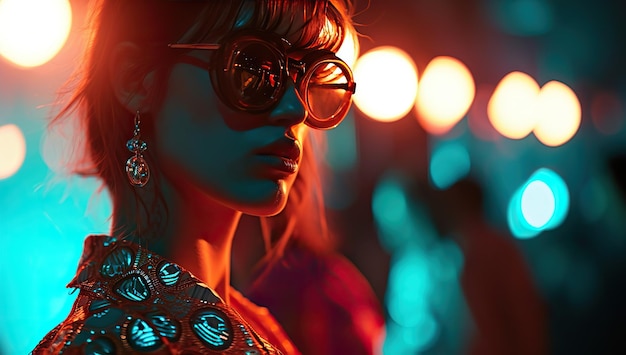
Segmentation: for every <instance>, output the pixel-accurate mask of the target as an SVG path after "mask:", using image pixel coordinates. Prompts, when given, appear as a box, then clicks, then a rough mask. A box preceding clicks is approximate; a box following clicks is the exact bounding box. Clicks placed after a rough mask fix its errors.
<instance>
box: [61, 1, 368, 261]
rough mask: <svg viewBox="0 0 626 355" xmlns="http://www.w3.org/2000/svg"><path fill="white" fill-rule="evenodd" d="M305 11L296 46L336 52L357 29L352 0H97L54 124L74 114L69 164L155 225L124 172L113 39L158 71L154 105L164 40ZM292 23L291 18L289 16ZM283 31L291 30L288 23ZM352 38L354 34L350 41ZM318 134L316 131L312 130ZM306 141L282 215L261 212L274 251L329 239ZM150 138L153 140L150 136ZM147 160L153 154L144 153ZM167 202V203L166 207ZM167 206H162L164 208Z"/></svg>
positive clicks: (167, 62) (160, 86)
mask: <svg viewBox="0 0 626 355" xmlns="http://www.w3.org/2000/svg"><path fill="white" fill-rule="evenodd" d="M248 7H249V8H250V10H252V11H250V16H249V17H246V18H245V19H243V20H245V21H243V22H242V23H238V22H237V21H242V19H241V16H240V15H241V11H242V9H243V8H246V9H248ZM296 11H304V15H305V18H306V23H305V26H304V28H303V29H302V31H301V32H300V33H301V35H300V38H299V39H298V40H297V41H295V43H293V45H294V46H295V47H297V48H320V49H322V48H323V49H329V50H332V51H337V50H338V49H339V47H340V45H341V43H342V41H343V38H344V37H345V35H346V33H352V34H354V33H356V32H355V31H354V30H353V28H352V22H351V15H352V11H353V8H352V3H351V0H326V1H310V0H309V1H307V0H301V1H295V0H263V1H261V0H256V1H254V0H239V1H235V0H213V1H197V0H96V1H94V6H93V8H92V13H91V17H90V21H89V24H90V29H89V34H90V37H89V41H88V44H87V49H86V53H85V57H84V61H83V63H82V66H81V67H80V68H79V69H78V70H77V72H76V73H75V75H74V77H73V79H72V80H70V83H69V84H68V86H67V87H66V88H67V89H68V90H67V91H66V93H65V95H68V96H69V101H68V102H67V103H66V104H65V105H64V106H63V107H62V108H61V110H60V112H59V114H58V115H56V116H55V117H54V118H53V120H52V122H51V125H55V124H58V123H60V122H61V121H63V120H65V119H67V118H69V117H74V115H72V113H74V112H76V113H77V115H76V116H75V117H76V121H75V122H74V123H76V124H77V125H78V128H79V130H80V132H81V133H83V134H84V137H83V139H84V146H82V147H78V145H79V144H81V142H80V141H79V139H78V138H77V139H76V140H77V141H76V147H75V152H80V153H79V154H81V155H80V156H75V157H74V158H75V159H74V160H73V161H72V167H71V170H72V172H74V173H78V174H80V175H84V176H96V177H98V178H100V179H102V182H103V184H104V186H105V187H106V188H107V189H108V192H109V193H110V195H111V197H112V199H113V204H114V206H116V204H117V203H119V202H120V201H119V198H120V197H121V196H128V195H130V194H132V195H134V196H135V201H136V202H137V204H136V206H135V209H136V213H138V214H139V213H145V214H146V215H147V216H148V225H149V226H150V228H153V229H156V230H158V228H160V227H159V226H160V225H159V223H162V222H163V220H161V219H160V218H161V217H162V216H156V217H155V216H153V214H152V213H151V211H155V210H156V206H154V205H153V206H147V205H146V204H145V203H144V201H143V200H142V199H141V197H140V196H139V194H138V193H137V192H136V190H135V189H134V188H133V187H131V186H130V184H129V183H128V179H127V177H126V173H125V171H124V162H125V161H126V159H127V158H128V157H129V156H130V155H129V154H130V153H129V152H128V150H127V149H126V144H125V143H126V141H127V140H128V139H129V138H130V135H131V133H132V131H133V127H132V120H131V119H129V117H128V116H129V113H128V111H127V110H126V109H125V108H124V107H123V106H122V105H121V104H120V103H119V102H118V100H117V98H116V96H115V94H114V91H113V88H112V87H111V83H110V80H109V75H108V63H107V60H106V59H107V55H108V54H110V53H111V52H112V50H113V48H115V46H116V45H117V44H118V43H121V42H123V41H131V42H134V43H135V44H136V45H137V46H138V47H139V48H140V49H141V50H142V56H141V58H138V59H137V62H136V63H135V65H136V68H134V69H135V70H133V71H132V72H133V73H134V75H145V74H146V73H148V72H149V71H154V73H155V80H154V81H155V90H153V91H152V92H151V93H150V96H149V97H148V100H149V103H150V106H151V107H157V108H158V103H159V102H161V101H162V97H163V95H164V92H165V87H166V85H167V78H168V76H169V70H170V68H171V66H172V63H173V60H174V58H175V55H176V54H175V53H174V52H175V51H171V50H169V49H168V48H167V43H174V42H178V41H180V42H186V43H192V42H202V41H207V40H218V39H219V38H220V37H221V36H224V35H225V34H227V33H228V32H229V31H231V30H232V29H233V28H235V27H238V28H261V29H265V30H269V31H275V30H277V28H278V26H279V24H281V23H284V20H285V18H284V16H289V14H292V16H293V14H294V13H295V12H296ZM291 20H292V21H291V23H293V22H294V21H293V18H292V19H291ZM287 31H288V30H287ZM355 43H356V41H355ZM151 121H152V120H151V119H150V117H144V118H143V120H142V122H144V123H142V136H143V137H144V139H145V140H148V141H149V139H150V137H151V133H152V131H153V128H152V127H151ZM311 135H313V136H319V134H318V133H317V132H311ZM312 138H317V139H307V140H306V141H305V147H304V156H303V162H302V164H301V170H300V172H299V174H298V177H297V178H296V181H295V183H294V186H293V189H292V191H291V193H290V196H289V200H288V202H287V206H286V207H285V209H284V210H283V212H281V213H280V214H279V215H277V216H274V217H265V218H261V222H262V227H263V232H264V233H263V234H264V237H265V239H266V245H267V246H268V248H269V247H270V246H274V248H272V249H271V253H268V257H272V258H273V257H274V256H276V255H279V254H280V253H282V250H283V248H284V247H285V245H286V244H287V241H288V239H289V237H290V236H291V235H293V234H296V235H298V236H299V238H300V239H301V240H303V241H305V242H306V241H307V240H308V241H310V242H312V243H313V244H315V243H316V242H319V241H322V240H326V239H325V238H328V235H327V228H326V218H325V214H324V207H323V200H322V191H321V180H320V175H319V171H318V166H317V161H318V159H317V158H316V156H315V154H316V150H317V151H319V150H320V148H319V147H314V146H313V145H314V144H315V142H317V143H320V142H321V143H322V145H323V139H322V138H321V137H312ZM149 144H150V143H149ZM146 159H147V160H148V163H150V160H151V159H152V157H151V155H150V151H149V150H148V151H147V152H146ZM150 184H152V185H153V188H154V191H155V194H156V197H157V198H155V199H154V201H155V204H157V203H163V199H162V197H160V194H159V182H158V181H157V179H153V180H151V183H150ZM164 207H165V208H167V206H164ZM166 211H167V210H166Z"/></svg>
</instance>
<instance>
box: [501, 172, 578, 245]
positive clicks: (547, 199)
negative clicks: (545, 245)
mask: <svg viewBox="0 0 626 355" xmlns="http://www.w3.org/2000/svg"><path fill="white" fill-rule="evenodd" d="M569 204H570V196H569V190H568V188H567V184H566V183H565V181H564V180H563V179H562V178H561V177H560V176H559V175H558V174H557V173H556V172H554V171H552V170H550V169H547V168H541V169H539V170H537V171H536V172H535V173H533V174H532V176H531V177H530V178H529V179H528V180H527V181H526V182H525V183H524V184H523V185H522V186H521V187H520V188H519V189H517V191H515V193H514V194H513V196H512V197H511V200H510V202H509V207H508V215H507V217H508V223H509V229H510V230H511V232H512V234H513V235H514V236H515V237H517V238H521V239H525V238H531V237H534V236H536V235H538V234H539V233H540V232H541V231H544V230H549V229H553V228H556V227H557V226H559V225H560V224H561V223H563V220H564V219H565V217H566V216H567V212H568V211H569Z"/></svg>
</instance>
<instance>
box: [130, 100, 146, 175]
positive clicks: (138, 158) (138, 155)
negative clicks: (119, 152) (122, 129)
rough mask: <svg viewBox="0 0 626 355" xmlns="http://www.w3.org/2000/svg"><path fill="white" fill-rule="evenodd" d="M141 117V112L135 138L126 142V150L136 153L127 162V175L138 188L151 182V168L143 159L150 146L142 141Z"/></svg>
mask: <svg viewBox="0 0 626 355" xmlns="http://www.w3.org/2000/svg"><path fill="white" fill-rule="evenodd" d="M140 124H141V116H140V115H139V110H138V111H137V113H136V114H135V130H134V132H133V138H131V139H129V140H128V142H126V148H128V150H130V151H131V152H132V153H134V155H133V156H131V157H130V158H128V160H127V161H126V174H127V175H128V179H129V180H130V183H131V185H133V186H136V187H144V186H145V185H146V184H147V183H148V180H150V167H148V163H147V162H146V160H145V159H144V158H143V154H142V153H143V152H144V151H146V149H148V144H147V143H146V142H144V141H142V140H141V129H140V128H139V125H140Z"/></svg>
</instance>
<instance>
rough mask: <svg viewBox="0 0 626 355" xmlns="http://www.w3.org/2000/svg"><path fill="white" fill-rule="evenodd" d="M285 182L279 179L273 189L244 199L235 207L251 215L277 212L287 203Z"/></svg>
mask: <svg viewBox="0 0 626 355" xmlns="http://www.w3.org/2000/svg"><path fill="white" fill-rule="evenodd" d="M288 193H289V190H288V187H287V183H286V182H285V181H283V180H281V181H279V182H278V183H277V184H276V186H274V188H273V189H271V190H268V191H267V192H266V193H264V194H259V195H257V196H255V198H250V199H244V200H245V201H242V202H241V203H240V204H239V206H237V207H236V209H238V210H240V211H241V212H243V213H245V214H249V215H253V216H259V217H270V216H274V215H277V214H279V213H280V212H281V211H282V210H283V209H284V208H285V206H286V205H287V198H288Z"/></svg>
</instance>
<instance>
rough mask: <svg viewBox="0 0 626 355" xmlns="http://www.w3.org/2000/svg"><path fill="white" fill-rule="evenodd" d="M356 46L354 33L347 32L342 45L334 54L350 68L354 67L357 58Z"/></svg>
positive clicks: (356, 40)
mask: <svg viewBox="0 0 626 355" xmlns="http://www.w3.org/2000/svg"><path fill="white" fill-rule="evenodd" d="M358 44H359V43H358V38H356V36H355V35H354V33H352V31H347V32H346V36H345V37H344V39H343V43H342V44H341V47H340V48H339V50H338V51H337V53H336V55H337V57H339V58H341V59H342V60H343V61H344V62H346V63H347V64H348V65H349V66H350V67H351V68H353V67H354V63H355V62H356V58H357V57H358V56H359V46H358Z"/></svg>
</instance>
